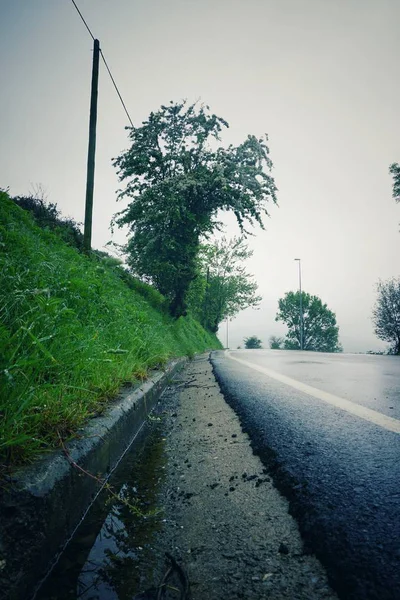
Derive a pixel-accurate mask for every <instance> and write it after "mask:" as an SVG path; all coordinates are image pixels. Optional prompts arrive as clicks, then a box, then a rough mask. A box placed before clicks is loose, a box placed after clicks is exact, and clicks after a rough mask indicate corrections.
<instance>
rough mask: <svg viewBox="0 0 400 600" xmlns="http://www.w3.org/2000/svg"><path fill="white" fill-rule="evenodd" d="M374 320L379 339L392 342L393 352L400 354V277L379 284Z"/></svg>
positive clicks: (373, 313)
mask: <svg viewBox="0 0 400 600" xmlns="http://www.w3.org/2000/svg"><path fill="white" fill-rule="evenodd" d="M377 291H378V298H377V300H376V303H375V306H374V309H373V312H372V321H373V323H374V326H375V333H376V335H377V336H378V338H379V339H381V340H384V341H385V342H390V343H391V344H392V346H391V353H393V354H400V278H398V279H395V278H392V279H389V280H388V281H384V282H382V281H380V282H379V283H378V284H377Z"/></svg>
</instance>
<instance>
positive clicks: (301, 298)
mask: <svg viewBox="0 0 400 600" xmlns="http://www.w3.org/2000/svg"><path fill="white" fill-rule="evenodd" d="M294 260H297V261H298V263H299V289H300V350H303V296H302V293H301V258H295V259H294Z"/></svg>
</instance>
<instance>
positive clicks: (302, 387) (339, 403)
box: [226, 352, 400, 433]
mask: <svg viewBox="0 0 400 600" xmlns="http://www.w3.org/2000/svg"><path fill="white" fill-rule="evenodd" d="M226 355H227V357H228V358H230V359H231V360H236V362H238V363H241V364H242V365H246V367H249V368H250V369H253V370H254V371H258V372H259V373H263V374H264V375H267V376H268V377H271V378H272V379H276V380H277V381H280V382H281V383H285V384H286V385H290V387H292V388H295V389H296V390H299V391H300V392H304V393H305V394H308V395H309V396H314V398H318V400H323V401H324V402H328V404H332V406H336V407H337V408H341V409H342V410H345V411H347V412H349V413H351V414H353V415H356V416H357V417H360V418H361V419H365V421H369V422H370V423H375V425H379V426H380V427H383V428H384V429H387V430H388V431H394V433H400V421H399V420H398V419H393V417H387V416H386V415H383V414H382V413H380V412H377V411H376V410H372V409H371V408H367V407H365V406H361V404H356V403H355V402H352V401H351V400H345V399H344V398H339V396H334V394H330V393H329V392H324V391H323V390H319V389H318V388H315V387H312V386H311V385H307V384H306V383H302V382H301V381H297V379H292V378H291V377H287V376H286V375H281V374H280V373H277V372H276V371H272V369H267V368H266V367H260V366H259V365H255V364H253V363H251V362H248V361H247V360H243V359H242V358H236V357H235V356H232V355H231V353H230V352H226Z"/></svg>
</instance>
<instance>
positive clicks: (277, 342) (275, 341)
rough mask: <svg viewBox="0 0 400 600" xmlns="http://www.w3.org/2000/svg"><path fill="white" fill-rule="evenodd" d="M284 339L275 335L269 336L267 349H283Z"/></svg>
mask: <svg viewBox="0 0 400 600" xmlns="http://www.w3.org/2000/svg"><path fill="white" fill-rule="evenodd" d="M284 344H285V338H283V337H278V336H277V335H271V337H270V338H269V347H270V348H271V349H272V350H281V349H282V348H283V347H284Z"/></svg>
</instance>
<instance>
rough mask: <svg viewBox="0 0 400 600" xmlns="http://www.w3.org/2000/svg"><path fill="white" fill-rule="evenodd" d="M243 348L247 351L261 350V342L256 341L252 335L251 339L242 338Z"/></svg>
mask: <svg viewBox="0 0 400 600" xmlns="http://www.w3.org/2000/svg"><path fill="white" fill-rule="evenodd" d="M243 341H244V347H245V348H247V349H248V350H250V349H251V350H258V349H260V348H262V345H261V344H262V341H261V340H259V339H258V337H257V336H256V335H252V336H251V337H248V338H244V340H243Z"/></svg>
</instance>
